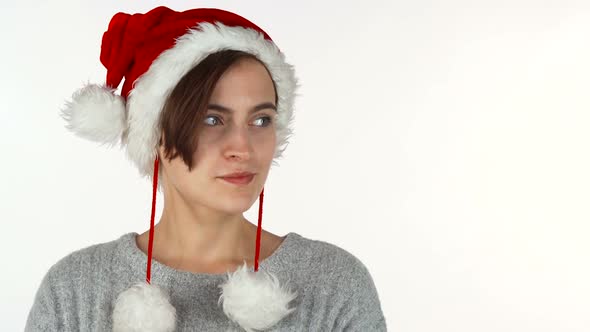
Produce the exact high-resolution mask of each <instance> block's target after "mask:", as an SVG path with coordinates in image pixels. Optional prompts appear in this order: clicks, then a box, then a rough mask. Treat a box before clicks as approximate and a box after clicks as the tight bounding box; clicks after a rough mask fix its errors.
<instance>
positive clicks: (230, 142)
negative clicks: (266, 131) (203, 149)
mask: <svg viewBox="0 0 590 332" xmlns="http://www.w3.org/2000/svg"><path fill="white" fill-rule="evenodd" d="M230 127H231V128H230V129H229V130H228V133H227V140H226V148H225V155H226V157H228V158H234V157H238V158H239V159H248V158H249V157H250V154H251V151H252V144H251V137H250V133H249V128H248V126H236V125H234V126H230Z"/></svg>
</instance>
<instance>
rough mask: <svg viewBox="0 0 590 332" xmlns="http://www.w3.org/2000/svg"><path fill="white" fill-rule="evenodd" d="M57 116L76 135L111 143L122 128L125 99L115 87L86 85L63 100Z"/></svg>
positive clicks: (123, 127)
mask: <svg viewBox="0 0 590 332" xmlns="http://www.w3.org/2000/svg"><path fill="white" fill-rule="evenodd" d="M61 117H62V118H63V119H64V120H66V121H67V123H68V124H67V126H66V128H68V129H69V130H70V131H72V132H74V133H75V134H76V135H78V136H80V137H82V138H85V139H88V140H91V141H94V142H99V143H102V144H110V145H115V144H116V143H117V142H118V141H119V140H120V138H121V134H122V133H123V130H124V129H125V127H126V124H125V122H126V121H125V101H124V100H123V97H121V96H119V95H116V94H115V89H111V88H108V87H106V86H100V85H96V84H88V85H86V86H85V87H83V88H81V89H79V90H77V91H76V92H74V94H73V95H72V100H71V101H66V105H65V108H64V109H62V113H61Z"/></svg>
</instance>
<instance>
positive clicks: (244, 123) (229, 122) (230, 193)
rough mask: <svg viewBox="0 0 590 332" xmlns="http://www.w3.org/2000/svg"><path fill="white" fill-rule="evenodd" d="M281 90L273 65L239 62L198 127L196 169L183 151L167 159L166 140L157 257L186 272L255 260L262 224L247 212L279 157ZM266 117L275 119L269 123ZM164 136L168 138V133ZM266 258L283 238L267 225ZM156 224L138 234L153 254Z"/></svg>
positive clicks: (216, 270) (142, 245)
mask: <svg viewBox="0 0 590 332" xmlns="http://www.w3.org/2000/svg"><path fill="white" fill-rule="evenodd" d="M274 101H275V91H274V86H273V84H272V80H271V78H270V75H269V74H268V72H267V71H266V68H265V67H264V66H263V65H262V64H260V63H258V62H257V61H255V60H252V59H244V60H240V61H239V62H237V63H235V64H234V65H233V66H232V67H230V68H229V69H228V70H227V71H226V72H225V73H224V74H223V75H222V76H221V78H220V80H219V81H218V83H217V85H216V86H215V89H214V91H213V94H212V96H211V99H210V101H209V104H217V105H221V106H223V107H225V108H229V109H231V110H232V112H230V113H228V114H226V113H222V112H220V111H217V110H213V109H209V110H208V111H207V117H206V118H205V124H206V126H205V127H204V129H203V130H202V131H201V132H200V134H199V147H198V148H197V151H196V152H195V153H194V155H193V165H194V168H193V169H192V171H190V172H189V171H188V167H187V166H186V165H185V164H184V162H183V161H182V158H180V157H178V158H175V159H173V160H172V161H169V160H168V159H166V158H164V149H163V146H160V147H159V150H158V153H159V156H160V167H161V168H162V173H163V177H162V179H161V181H162V186H163V191H164V209H163V212H162V217H161V218H160V221H159V222H158V224H157V225H156V226H155V228H154V246H153V259H155V260H156V261H158V262H160V263H162V264H164V265H167V266H170V267H172V268H175V269H177V270H182V271H190V272H194V273H209V274H221V273H225V272H228V271H234V270H236V269H237V268H238V267H239V266H241V265H243V264H244V261H246V263H247V265H248V266H249V267H250V266H254V255H255V246H256V242H255V241H256V224H253V223H251V222H249V221H248V220H247V219H246V218H244V216H243V213H244V212H245V211H247V210H248V209H249V208H250V207H251V206H252V205H253V203H254V202H255V201H256V200H257V198H258V196H259V194H260V192H261V191H262V188H263V187H264V183H265V182H266V178H267V176H268V172H269V169H270V166H271V163H272V159H273V155H274V149H275V144H276V127H275V126H276V123H275V121H276V115H277V114H276V111H275V110H274V109H272V108H265V109H261V110H258V111H255V112H252V113H250V112H249V111H250V110H251V109H253V108H254V107H255V106H256V105H260V104H263V103H270V104H272V105H274V106H276V105H275V103H274ZM265 116H269V117H271V118H272V122H270V123H269V121H268V119H264V117H265ZM163 139H164V140H165V137H163ZM244 170H245V171H250V172H253V173H255V174H256V175H255V176H254V179H253V180H252V182H250V183H249V184H248V185H245V186H237V185H234V184H230V183H228V182H226V181H224V180H223V179H221V178H220V177H221V176H222V175H225V174H228V173H232V172H234V171H244ZM261 235H262V237H261V251H260V257H259V262H262V261H263V260H264V259H266V258H267V257H269V256H271V255H272V254H273V253H274V251H275V250H276V249H277V248H278V247H279V246H280V244H281V243H282V241H283V240H284V237H279V236H277V235H275V234H272V233H270V232H267V231H265V230H264V229H263V230H262V234H261ZM148 240H149V230H147V231H146V232H144V233H142V234H140V235H138V236H137V238H136V242H137V246H138V248H139V249H140V250H141V251H143V252H144V253H146V254H147V249H148Z"/></svg>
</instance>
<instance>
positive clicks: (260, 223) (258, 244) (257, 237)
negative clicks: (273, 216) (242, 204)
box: [254, 188, 264, 272]
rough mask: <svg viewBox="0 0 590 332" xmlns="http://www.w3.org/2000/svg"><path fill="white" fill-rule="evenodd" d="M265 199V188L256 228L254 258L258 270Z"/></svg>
mask: <svg viewBox="0 0 590 332" xmlns="http://www.w3.org/2000/svg"><path fill="white" fill-rule="evenodd" d="M263 200H264V188H262V192H261V193H260V202H259V203H258V228H257V229H256V256H255V258H254V271H255V272H258V257H259V256H260V235H261V233H262V201H263Z"/></svg>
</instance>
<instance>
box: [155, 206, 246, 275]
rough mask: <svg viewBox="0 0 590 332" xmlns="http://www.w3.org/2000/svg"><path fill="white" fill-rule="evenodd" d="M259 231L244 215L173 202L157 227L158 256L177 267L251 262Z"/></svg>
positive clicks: (156, 247)
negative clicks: (257, 231) (256, 233)
mask: <svg viewBox="0 0 590 332" xmlns="http://www.w3.org/2000/svg"><path fill="white" fill-rule="evenodd" d="M179 201H180V202H182V203H180V202H179ZM179 203H180V204H179ZM252 230H254V231H252ZM255 232H256V231H255V227H253V225H252V224H251V223H250V222H249V221H248V220H246V219H245V218H244V216H243V215H242V214H241V213H240V214H233V215H232V214H226V213H222V212H220V211H216V210H212V209H210V208H209V207H206V206H193V205H187V204H184V202H183V201H182V200H176V202H175V201H174V200H169V201H167V202H166V203H165V205H164V210H163V212H162V217H161V218H160V221H159V222H158V224H157V225H156V226H155V228H154V247H153V250H154V257H158V260H160V261H164V262H167V263H168V265H171V266H175V267H180V266H182V265H187V266H198V265H201V266H211V265H217V264H231V263H237V262H243V261H244V260H246V261H247V262H250V261H253V259H254V254H255V253H254V250H255V243H254V242H253V241H254V240H253V239H255V236H256V235H255ZM148 235H149V232H148ZM253 236H254V237H253Z"/></svg>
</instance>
